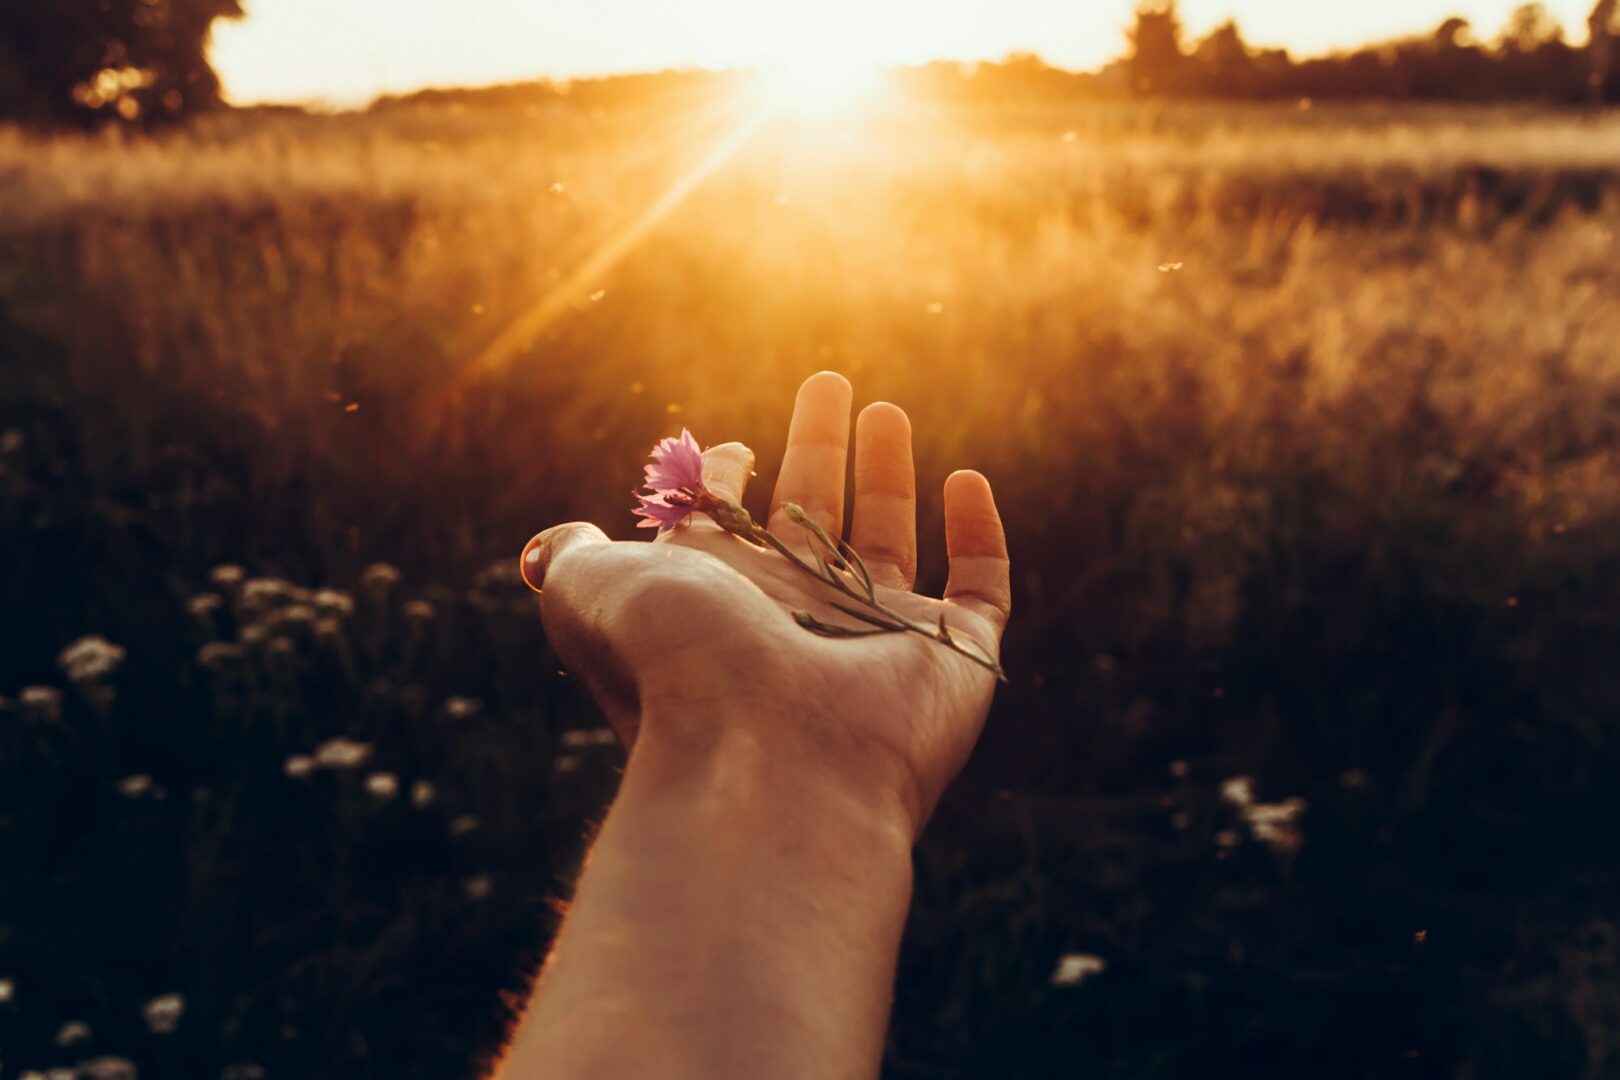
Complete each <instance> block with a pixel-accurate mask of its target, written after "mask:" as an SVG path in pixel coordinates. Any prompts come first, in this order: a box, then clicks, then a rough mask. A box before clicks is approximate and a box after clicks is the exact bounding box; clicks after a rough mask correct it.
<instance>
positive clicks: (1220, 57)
mask: <svg viewBox="0 0 1620 1080" xmlns="http://www.w3.org/2000/svg"><path fill="white" fill-rule="evenodd" d="M1192 59H1193V63H1194V64H1195V65H1196V67H1197V69H1198V80H1199V84H1200V86H1201V87H1202V88H1204V89H1205V90H1206V92H1208V93H1212V94H1214V95H1216V96H1218V97H1247V96H1249V95H1250V94H1251V93H1253V92H1254V89H1255V64H1254V54H1253V53H1252V52H1251V51H1250V49H1249V46H1248V44H1247V43H1246V42H1245V41H1244V40H1243V34H1242V33H1241V32H1240V31H1239V30H1238V25H1237V23H1236V22H1235V21H1234V20H1231V19H1228V20H1227V21H1226V22H1224V23H1222V24H1221V25H1219V26H1217V27H1216V28H1215V29H1214V30H1212V31H1210V33H1209V36H1208V37H1206V38H1204V40H1203V41H1200V42H1199V43H1198V45H1197V47H1196V48H1194V49H1193V55H1192Z"/></svg>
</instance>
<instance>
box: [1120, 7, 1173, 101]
mask: <svg viewBox="0 0 1620 1080" xmlns="http://www.w3.org/2000/svg"><path fill="white" fill-rule="evenodd" d="M1130 39H1131V55H1130V58H1129V60H1128V65H1129V70H1130V76H1131V85H1132V87H1133V88H1134V89H1136V90H1137V91H1138V92H1140V93H1175V92H1177V91H1180V90H1183V89H1185V88H1186V59H1187V58H1186V56H1185V55H1184V54H1183V53H1182V51H1181V16H1180V14H1179V12H1178V11H1177V10H1176V0H1143V2H1142V3H1141V4H1139V5H1137V8H1136V25H1135V26H1134V27H1133V28H1132V29H1131V33H1130Z"/></svg>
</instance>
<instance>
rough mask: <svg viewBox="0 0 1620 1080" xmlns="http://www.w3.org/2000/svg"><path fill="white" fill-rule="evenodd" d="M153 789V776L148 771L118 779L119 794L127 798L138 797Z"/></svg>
mask: <svg viewBox="0 0 1620 1080" xmlns="http://www.w3.org/2000/svg"><path fill="white" fill-rule="evenodd" d="M151 790H152V778H151V777H150V776H148V775H147V774H146V773H136V774H135V775H134V776H126V777H124V778H123V779H122V780H120V781H118V794H120V795H122V796H123V797H124V798H126V799H138V798H140V797H141V796H142V795H145V794H146V793H147V792H148V791H151Z"/></svg>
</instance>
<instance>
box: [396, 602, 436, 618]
mask: <svg viewBox="0 0 1620 1080" xmlns="http://www.w3.org/2000/svg"><path fill="white" fill-rule="evenodd" d="M399 610H400V612H401V613H402V614H403V615H404V616H405V618H406V619H407V620H409V621H410V622H413V623H425V622H431V621H432V620H433V617H434V615H436V614H438V612H436V611H435V610H434V608H433V605H432V604H430V603H428V602H427V601H426V600H412V601H410V602H409V603H408V604H406V605H405V606H404V607H402V608H400V609H399Z"/></svg>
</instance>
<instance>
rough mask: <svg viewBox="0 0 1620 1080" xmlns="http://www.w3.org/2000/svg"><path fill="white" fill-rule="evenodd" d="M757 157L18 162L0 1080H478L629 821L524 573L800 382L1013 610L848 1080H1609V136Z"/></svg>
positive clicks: (994, 134)
mask: <svg viewBox="0 0 1620 1080" xmlns="http://www.w3.org/2000/svg"><path fill="white" fill-rule="evenodd" d="M741 122H742V117H741V116H740V114H739V111H738V110H737V109H735V108H732V107H729V106H728V105H727V103H726V102H725V101H723V100H719V99H717V100H715V101H713V102H709V103H702V102H699V103H696V104H694V103H691V102H687V103H684V104H683V105H682V107H681V108H672V107H669V106H667V105H663V106H661V105H657V104H655V103H651V102H649V103H643V104H637V103H625V104H621V105H617V106H615V107H613V108H606V109H604V108H586V107H583V106H572V105H569V104H568V103H567V102H562V103H551V104H546V105H544V106H535V107H533V108H529V109H513V108H502V109H484V108H479V107H477V106H476V105H465V104H463V105H457V106H451V105H444V106H438V107H417V108H412V107H399V108H394V109H390V110H386V111H381V112H377V113H374V114H371V115H364V116H359V115H354V116H334V117H301V116H279V115H238V116H232V115H225V116H220V117H215V118H212V119H211V120H209V121H207V122H206V123H204V124H203V125H201V126H199V127H197V128H195V129H192V130H191V131H189V132H183V133H175V134H172V135H169V136H165V137H163V138H160V139H155V140H150V141H132V140H125V139H120V138H114V137H110V136H109V137H107V138H73V139H56V140H43V139H39V138H35V137H30V136H24V135H21V134H18V133H14V132H0V455H3V456H0V550H3V551H4V552H5V556H6V564H7V569H6V572H5V573H4V575H0V611H3V612H4V619H3V623H4V625H3V629H0V693H4V694H5V695H6V704H5V706H4V708H3V709H0V725H3V730H0V740H3V741H4V752H3V754H0V771H3V773H4V775H3V776H0V859H3V860H4V863H5V865H6V866H7V867H8V870H7V873H6V874H5V875H3V876H0V979H4V980H9V981H8V982H0V987H9V990H7V991H6V992H4V993H0V1049H3V1059H4V1067H5V1068H6V1069H12V1068H17V1067H21V1068H39V1069H43V1068H46V1067H48V1066H51V1065H58V1064H64V1063H67V1064H71V1063H73V1062H79V1061H85V1060H89V1059H93V1058H96V1057H98V1056H100V1055H120V1056H124V1057H128V1058H130V1059H132V1060H134V1061H136V1062H137V1063H139V1064H140V1066H141V1068H142V1073H141V1075H142V1076H160V1077H166V1076H177V1077H181V1076H183V1077H191V1076H213V1075H218V1074H220V1071H221V1070H222V1069H224V1068H225V1067H226V1066H230V1065H236V1066H238V1070H237V1072H236V1073H235V1074H232V1075H234V1076H235V1077H236V1078H237V1080H245V1078H247V1077H249V1076H252V1075H257V1074H255V1073H253V1072H252V1071H251V1070H248V1069H246V1066H247V1065H249V1064H254V1065H258V1066H260V1067H262V1068H263V1069H264V1070H266V1071H267V1075H270V1076H298V1077H339V1076H341V1077H378V1078H394V1077H417V1076H420V1077H440V1076H447V1075H459V1074H462V1073H464V1072H465V1071H466V1070H467V1069H468V1068H469V1062H470V1060H471V1059H472V1058H473V1057H474V1056H475V1053H476V1052H478V1051H479V1050H487V1049H488V1048H489V1047H490V1046H491V1045H492V1043H493V1040H494V1039H496V1038H497V1035H498V1032H499V1030H500V1023H501V1010H502V1005H501V999H500V997H499V992H500V991H501V990H502V989H503V988H511V987H516V986H521V985H522V980H523V975H524V967H525V965H530V964H532V962H533V960H534V958H536V957H537V956H538V955H539V953H540V951H541V950H542V949H543V947H544V941H545V935H546V934H547V933H548V932H549V929H550V928H551V926H552V924H553V922H554V915H553V911H554V907H555V903H556V901H558V900H561V899H563V898H565V897H566V895H567V888H568V882H569V880H570V877H571V874H572V872H573V869H574V867H575V866H576V865H577V859H578V856H579V852H580V850H581V846H582V839H583V837H584V835H585V832H586V829H587V828H588V825H589V822H591V821H592V820H594V819H595V816H596V815H597V814H599V812H600V808H601V807H602V805H604V803H605V800H606V799H607V797H608V796H609V794H610V793H611V788H612V784H613V781H614V768H615V767H616V764H617V763H618V761H619V758H618V757H617V754H618V752H617V751H616V750H614V749H612V748H610V747H605V746H602V745H599V744H598V743H597V742H596V741H595V740H596V735H595V733H594V729H595V728H596V725H597V721H596V720H595V718H594V716H593V714H592V712H591V711H590V707H589V705H588V703H587V702H586V701H585V700H584V698H583V695H582V693H581V692H580V690H579V689H578V688H577V687H576V686H575V685H574V684H573V683H572V682H571V681H570V680H568V679H567V678H566V677H565V676H563V675H561V674H559V673H558V672H557V671H556V666H557V665H556V663H555V661H554V660H553V659H551V658H550V657H549V655H548V653H547V651H546V647H545V643H544V639H543V635H542V633H541V629H540V627H539V625H538V618H537V616H536V614H535V613H534V610H533V606H532V604H531V603H530V601H529V599H528V597H527V595H526V594H525V593H524V591H523V590H522V589H521V587H520V586H519V585H518V584H517V582H516V580H515V575H514V573H513V568H514V567H515V557H516V554H517V552H518V550H519V549H520V548H521V547H522V545H523V543H524V541H525V540H526V539H527V538H528V537H529V536H530V535H531V534H532V533H533V532H535V531H536V530H538V529H539V528H541V527H543V526H545V525H548V524H552V523H555V522H558V521H562V520H568V519H572V518H589V519H592V520H595V521H597V522H599V523H600V524H602V525H603V526H604V527H605V528H607V529H608V531H609V532H610V534H613V535H616V536H620V537H628V536H630V535H631V533H632V531H633V529H632V525H633V520H632V518H631V517H630V515H629V513H628V503H629V499H628V495H627V492H628V491H629V490H630V488H631V486H632V485H633V484H634V483H635V482H636V480H637V478H638V470H639V463H640V461H641V459H642V457H643V455H644V454H645V452H646V450H647V448H648V447H650V446H651V444H652V443H653V442H654V440H655V439H656V438H658V437H660V436H662V435H665V434H668V433H670V432H672V431H675V430H678V429H679V428H680V427H682V426H689V427H690V428H691V429H692V430H693V432H694V433H695V434H696V435H697V437H698V438H699V439H700V440H701V441H703V442H705V443H712V442H718V441H722V440H725V439H730V438H740V439H743V440H744V441H746V442H748V443H750V444H751V445H752V446H754V447H755V449H756V450H757V451H759V454H760V469H759V476H758V479H757V480H756V481H755V483H754V486H753V490H752V497H753V499H754V500H763V499H764V498H765V497H766V496H767V494H768V492H769V490H770V487H771V484H772V482H773V480H774V468H775V460H776V458H777V456H778V455H779V453H780V448H781V440H782V435H783V432H784V430H785V425H786V419H787V414H788V411H789V409H790V406H791V402H792V393H793V389H794V387H795V386H796V385H797V383H798V382H799V380H801V379H802V378H803V377H804V376H805V375H807V374H809V373H810V372H812V371H815V370H818V369H821V368H834V369H837V370H839V371H842V372H844V373H845V374H847V375H849V376H850V377H851V379H852V380H853V381H854V382H855V385H856V391H857V395H858V397H859V398H860V399H863V400H867V399H879V398H883V399H888V400H892V401H895V402H897V403H899V404H901V405H902V406H904V407H905V408H906V409H907V410H908V411H909V412H910V413H911V416H912V419H913V423H914V426H915V428H916V431H917V461H918V465H919V469H920V471H921V473H922V478H923V484H924V499H923V511H922V512H923V519H924V551H923V559H922V565H923V581H924V587H925V588H934V589H937V588H938V587H939V585H940V584H941V583H942V581H941V578H942V570H943V558H942V556H943V552H942V550H941V544H940V543H939V515H940V508H939V503H938V499H937V490H938V484H939V482H940V481H941V480H942V479H943V477H944V476H945V474H946V473H947V472H948V471H949V470H951V469H953V468H956V467H964V466H972V467H977V468H980V469H982V470H983V471H985V472H986V473H987V474H988V475H989V476H990V477H991V479H992V481H993V483H994V484H995V486H996V489H997V492H998V496H999V499H1000V503H1001V506H1002V510H1003V513H1004V516H1005V517H1006V518H1007V523H1008V528H1009V537H1010V541H1011V544H1012V550H1013V556H1014V562H1015V565H1014V583H1015V590H1016V593H1017V596H1016V606H1017V614H1016V617H1015V619H1014V623H1013V627H1012V629H1011V631H1010V633H1009V637H1008V640H1007V646H1006V655H1005V660H1006V666H1007V668H1008V670H1009V672H1010V674H1011V678H1012V683H1011V685H1010V686H1009V687H1008V688H1006V690H1005V691H1004V692H1003V693H1002V695H1001V696H1000V698H999V699H998V702H997V706H996V709H995V712H994V714H993V715H992V718H991V721H990V725H989V728H988V731H987V734H986V737H985V740H984V743H983V744H982V746H981V751H980V753H979V755H978V756H977V758H976V759H975V761H974V763H973V764H972V765H971V766H970V768H969V771H968V773H967V775H966V776H965V777H964V778H963V780H962V781H961V783H960V784H959V785H958V787H957V788H956V789H955V790H954V791H953V793H952V795H951V796H950V797H949V798H948V799H947V801H946V803H945V805H944V806H943V807H942V808H941V810H940V812H939V815H938V818H937V820H936V822H935V824H934V826H933V828H932V830H931V832H930V833H929V835H928V836H927V837H926V838H925V839H924V841H923V843H922V845H921V847H920V848H919V851H918V856H917V866H918V875H917V881H918V895H917V903H916V907H915V910H914V913H913V917H912V921H911V924H910V927H909V929H908V936H907V939H906V943H905V947H904V951H903V956H902V973H901V980H900V986H899V988H898V996H897V1004H896V1010H895V1026H894V1031H893V1037H892V1040H891V1045H890V1048H889V1053H888V1057H887V1062H886V1074H887V1075H891V1076H894V1077H913V1076H916V1077H921V1076H929V1077H1023V1076H1038V1077H1058V1076H1071V1075H1090V1076H1120V1077H1126V1076H1129V1077H1145V1076H1146V1077H1153V1076H1211V1077H1214V1076H1233V1075H1249V1076H1306V1075H1309V1076H1398V1075H1426V1076H1427V1075H1447V1076H1459V1077H1461V1076H1467V1077H1496V1076H1502V1077H1507V1076H1524V1075H1545V1076H1577V1077H1599V1076H1609V1075H1613V1074H1614V1071H1615V1070H1617V1069H1620V1038H1617V1037H1616V1035H1615V1032H1616V1030H1620V991H1617V990H1616V986H1617V985H1620V983H1617V981H1616V976H1617V975H1620V915H1617V914H1616V912H1617V907H1616V904H1615V901H1616V899H1617V898H1620V862H1617V859H1616V854H1615V851H1616V849H1615V847H1614V845H1613V844H1612V842H1610V838H1609V837H1608V835H1607V833H1608V826H1609V825H1610V824H1612V822H1614V821H1615V820H1617V816H1616V815H1617V814H1620V723H1617V720H1616V717H1617V716H1620V667H1617V666H1616V658H1617V657H1620V620H1617V619H1616V612H1617V611H1620V260H1617V259H1616V254H1617V252H1620V245H1617V242H1616V233H1615V230H1616V228H1617V227H1620V117H1616V118H1611V117H1609V116H1606V115H1603V114H1578V113H1552V112H1536V111H1531V110H1523V109H1499V110H1461V109H1422V108H1410V109H1401V110H1399V111H1396V110H1393V109H1386V108H1372V107H1358V108H1342V109H1330V108H1326V107H1323V106H1320V105H1318V106H1316V107H1314V108H1309V109H1305V108H1299V107H1292V106H1291V107H1288V108H1275V109H1271V108H1259V107H1254V108H1242V109H1239V108H1233V107H1224V106H1214V105H1206V106H1180V107H1166V106H1153V105H1145V104H1143V105H1125V104H1095V105H1087V104H1083V103H1074V104H1065V105H1048V106H1040V107H1036V106H1028V105H1023V106H1012V105H1007V106H1002V107H991V106H984V107H979V108H971V109H970V108H962V107H953V108H944V107H940V106H928V105H923V104H919V103H913V104H911V105H895V106H893V107H891V108H888V109H885V110H881V111H877V112H874V113H873V114H872V115H869V116H866V117H863V118H861V119H859V120H858V121H857V120H851V119H848V118H845V119H843V120H835V119H829V118H819V119H818V118H814V117H792V116H776V117H773V118H771V119H769V120H768V121H766V122H765V123H764V124H763V125H762V126H761V127H760V128H759V129H758V130H757V131H755V132H754V133H753V134H752V135H751V136H748V137H746V138H745V137H743V136H742V135H739V134H738V131H739V125H740V123H741ZM761 508H762V507H760V506H756V507H755V509H756V512H757V511H758V510H759V509H761ZM378 563H385V564H387V566H383V567H378V566H376V565H374V564H378ZM222 564H230V565H234V566H239V567H243V568H245V576H246V578H247V579H249V580H246V581H239V580H238V579H237V578H236V576H235V575H234V574H233V572H232V571H230V570H226V571H224V572H220V571H219V570H218V569H217V568H218V567H220V566H221V565H222ZM317 590H324V591H317ZM85 635H103V636H104V637H105V638H106V639H108V640H109V641H110V642H111V643H113V644H114V645H116V646H118V647H120V648H122V649H123V650H124V653H123V655H122V656H120V655H118V654H117V653H116V651H108V650H105V649H102V650H100V651H99V652H98V651H97V647H95V646H91V647H89V649H88V651H86V650H81V655H80V656H78V657H72V656H70V657H69V658H68V661H69V662H68V663H67V664H66V665H65V666H64V665H62V664H59V661H58V654H59V653H60V652H61V650H63V649H64V648H65V647H67V646H69V645H70V644H71V643H73V642H74V641H76V640H77V639H80V638H81V637H83V636H85ZM86 655H88V656H89V657H90V659H89V660H86V659H85V656H86ZM75 660H77V661H78V663H74V661H75ZM68 668H77V670H72V671H70V670H67V669H68ZM25 687H33V688H34V689H33V690H31V691H25V690H24V688H25ZM42 688H43V689H42ZM53 689H54V690H56V691H59V692H60V696H59V697H53V695H52V692H51V691H52V690H53ZM339 736H343V737H346V738H348V739H352V740H358V741H360V742H362V743H364V744H365V745H366V746H367V747H369V748H370V756H369V757H367V758H366V760H365V761H364V762H363V763H360V764H357V765H349V764H346V761H347V760H352V758H354V757H358V756H364V755H363V750H356V749H355V748H353V747H348V746H347V744H342V743H340V744H337V746H336V748H335V749H334V747H333V745H332V744H330V743H329V740H332V739H334V738H336V737H339ZM323 746H324V747H325V753H324V755H322V754H316V755H315V757H314V758H312V759H309V760H305V759H304V755H311V754H314V753H315V751H316V749H317V748H319V747H323ZM346 750H348V751H349V753H347V755H346V753H345V751H346ZM1241 777H1249V778H1251V779H1250V782H1249V783H1248V784H1247V785H1245V784H1243V783H1232V782H1231V781H1233V780H1234V779H1235V778H1241ZM142 778H144V780H143V779H142ZM389 778H391V781H390V779H389ZM390 783H392V785H393V786H392V788H391V787H390ZM423 785H426V786H425V787H424V786H423ZM1289 800H1298V801H1289ZM1065 956H1071V957H1073V956H1082V957H1095V958H1097V959H1098V960H1099V961H1100V962H1101V964H1102V965H1103V966H1104V970H1102V971H1101V972H1100V973H1095V974H1088V976H1087V977H1085V978H1084V979H1083V980H1081V981H1080V982H1079V984H1078V985H1059V984H1061V983H1063V982H1066V981H1069V980H1065V979H1057V980H1055V981H1054V973H1055V972H1056V971H1057V970H1058V968H1059V965H1060V960H1061V958H1063V957H1065ZM1096 967H1097V965H1096V964H1095V963H1092V962H1091V961H1089V960H1088V961H1083V962H1081V963H1080V965H1079V968H1078V969H1076V968H1075V967H1074V965H1071V972H1072V971H1073V970H1084V971H1085V972H1088V973H1091V972H1095V971H1096ZM169 994H180V995H182V997H183V1001H184V1011H183V1016H181V1017H180V1019H179V1021H178V1026H177V1027H176V1028H175V1030H174V1031H173V1032H171V1033H154V1024H153V1023H152V1020H151V1017H150V1015H147V1016H145V1017H143V1012H142V1010H143V1007H144V1006H145V1005H147V1004H148V1003H150V1002H152V1001H153V1000H154V999H156V1000H160V1001H161V1000H164V998H163V996H164V995H169ZM170 1008H171V1009H172V1005H171V1006H170ZM160 1012H161V1010H160ZM70 1021H82V1022H84V1023H86V1024H88V1025H89V1027H90V1029H91V1034H90V1035H89V1036H88V1037H87V1038H76V1036H78V1035H79V1034H80V1033H79V1032H78V1031H77V1030H72V1031H68V1032H65V1033H64V1032H63V1031H62V1030H61V1028H62V1025H63V1024H66V1023H68V1022H70ZM156 1026H157V1027H161V1026H162V1024H161V1023H159V1024H158V1025H156ZM64 1034H65V1035H66V1036H68V1037H67V1038H65V1039H59V1036H62V1035H64ZM64 1041H65V1042H66V1043H67V1044H68V1045H66V1046H62V1045H59V1043H61V1042H64ZM6 1075H9V1074H6Z"/></svg>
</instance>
